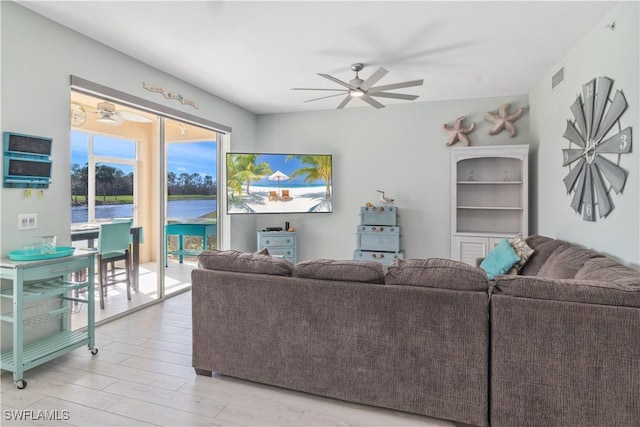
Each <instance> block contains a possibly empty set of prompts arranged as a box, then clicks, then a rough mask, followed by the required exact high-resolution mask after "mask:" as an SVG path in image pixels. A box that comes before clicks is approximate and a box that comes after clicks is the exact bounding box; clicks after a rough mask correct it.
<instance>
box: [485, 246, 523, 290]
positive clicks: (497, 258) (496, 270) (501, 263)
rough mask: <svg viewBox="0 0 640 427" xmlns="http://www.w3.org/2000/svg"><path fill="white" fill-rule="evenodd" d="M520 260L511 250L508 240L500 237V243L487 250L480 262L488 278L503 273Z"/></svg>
mask: <svg viewBox="0 0 640 427" xmlns="http://www.w3.org/2000/svg"><path fill="white" fill-rule="evenodd" d="M519 261H520V257H519V256H518V254H517V253H516V251H515V250H513V247H512V246H511V243H509V240H507V239H502V240H501V241H500V243H499V244H498V245H497V246H496V247H495V248H493V249H492V250H491V252H489V254H488V255H487V257H486V258H485V259H483V260H482V262H481V263H480V268H482V269H483V270H484V271H485V272H486V273H487V277H488V278H489V280H493V278H494V277H495V276H497V275H500V274H505V273H506V272H507V271H509V270H510V269H511V267H513V266H514V265H515V264H516V263H517V262H519Z"/></svg>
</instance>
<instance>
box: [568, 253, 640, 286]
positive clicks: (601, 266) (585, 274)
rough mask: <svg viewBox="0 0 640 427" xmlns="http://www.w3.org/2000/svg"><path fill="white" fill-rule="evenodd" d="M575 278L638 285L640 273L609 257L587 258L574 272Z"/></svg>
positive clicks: (639, 283) (639, 284)
mask: <svg viewBox="0 0 640 427" xmlns="http://www.w3.org/2000/svg"><path fill="white" fill-rule="evenodd" d="M576 279H581V280H605V281H607V282H611V283H615V284H618V285H626V286H630V287H634V286H635V287H638V289H640V273H639V272H637V271H635V270H633V269H631V268H629V267H625V266H624V265H622V264H620V263H618V262H615V261H614V260H612V259H609V258H604V257H603V258H591V259H588V260H587V261H586V262H585V263H584V265H583V266H582V268H581V269H580V270H578V272H577V273H576Z"/></svg>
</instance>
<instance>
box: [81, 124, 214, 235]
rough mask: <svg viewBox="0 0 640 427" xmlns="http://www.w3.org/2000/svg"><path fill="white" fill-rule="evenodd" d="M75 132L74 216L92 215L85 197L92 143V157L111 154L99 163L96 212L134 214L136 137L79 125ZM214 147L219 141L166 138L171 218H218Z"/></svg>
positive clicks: (121, 215) (83, 219)
mask: <svg viewBox="0 0 640 427" xmlns="http://www.w3.org/2000/svg"><path fill="white" fill-rule="evenodd" d="M71 134H72V135H71V164H72V167H71V188H72V203H71V221H72V222H73V223H82V222H88V221H90V220H91V218H90V215H89V206H88V203H87V194H88V185H89V184H88V183H89V179H88V176H89V171H88V168H89V164H90V161H89V160H90V150H91V147H92V148H93V151H92V153H91V155H92V156H94V159H97V160H103V159H107V160H110V161H98V162H96V163H95V190H94V191H95V193H94V194H95V211H94V215H93V218H95V219H96V220H102V219H110V218H130V217H133V214H134V202H135V199H134V192H135V188H134V170H135V161H136V147H135V141H131V140H126V139H121V138H116V137H109V136H104V135H90V134H87V133H84V132H78V131H72V133H71ZM90 141H91V143H90ZM216 150H217V148H216V143H215V141H197V142H180V143H175V144H168V146H167V189H168V202H167V217H168V218H169V219H194V218H215V214H216V211H217V201H216V197H215V195H216V191H217V183H216V181H215V177H216V154H217V153H216ZM120 159H121V160H120Z"/></svg>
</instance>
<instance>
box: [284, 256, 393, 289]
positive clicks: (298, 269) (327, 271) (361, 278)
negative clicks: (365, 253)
mask: <svg viewBox="0 0 640 427" xmlns="http://www.w3.org/2000/svg"><path fill="white" fill-rule="evenodd" d="M291 275H292V276H293V277H300V278H304V279H319V280H334V281H341V282H364V283H377V284H381V285H383V284H384V270H383V268H382V264H380V263H378V262H375V261H350V260H331V259H316V260H309V261H301V262H299V263H297V264H296V265H295V266H294V267H293V271H292V272H291Z"/></svg>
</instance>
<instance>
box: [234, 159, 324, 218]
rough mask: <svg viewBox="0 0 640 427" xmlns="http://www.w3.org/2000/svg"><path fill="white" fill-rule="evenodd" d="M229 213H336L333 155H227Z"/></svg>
mask: <svg viewBox="0 0 640 427" xmlns="http://www.w3.org/2000/svg"><path fill="white" fill-rule="evenodd" d="M226 161H227V164H226V166H227V213H228V214H265V213H276V214H283V213H327V212H333V201H332V200H333V197H332V196H333V187H332V184H333V183H332V174H331V171H332V156H331V155H330V154H268V153H228V154H227V159H226Z"/></svg>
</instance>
